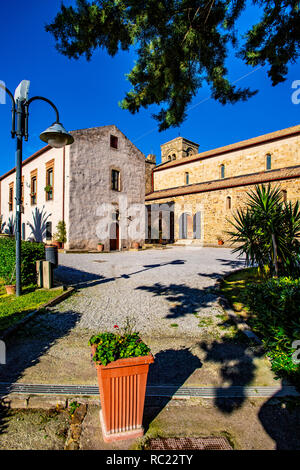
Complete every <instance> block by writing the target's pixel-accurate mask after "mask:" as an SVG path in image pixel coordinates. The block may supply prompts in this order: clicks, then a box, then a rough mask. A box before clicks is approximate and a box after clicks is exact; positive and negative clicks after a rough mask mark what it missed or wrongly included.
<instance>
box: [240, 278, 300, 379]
mask: <svg viewBox="0 0 300 470" xmlns="http://www.w3.org/2000/svg"><path fill="white" fill-rule="evenodd" d="M246 289H247V292H246V295H247V301H248V302H247V304H248V306H249V308H250V310H251V315H250V316H249V318H248V323H249V324H250V326H251V327H252V328H253V330H254V331H255V332H256V333H258V334H259V335H260V336H261V338H262V340H263V343H264V346H265V348H266V351H267V353H268V355H269V357H270V359H271V362H272V370H273V371H274V372H276V373H277V374H278V376H281V377H287V378H289V379H291V380H292V381H293V382H294V383H296V384H297V385H298V386H300V364H298V363H295V362H294V361H293V360H292V356H293V353H294V352H295V349H294V348H293V347H292V344H293V342H294V341H299V340H300V279H291V278H288V277H282V278H278V279H277V278H273V279H269V280H267V281H265V282H262V283H260V284H250V285H249V286H247V288H246Z"/></svg>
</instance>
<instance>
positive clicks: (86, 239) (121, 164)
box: [0, 125, 145, 251]
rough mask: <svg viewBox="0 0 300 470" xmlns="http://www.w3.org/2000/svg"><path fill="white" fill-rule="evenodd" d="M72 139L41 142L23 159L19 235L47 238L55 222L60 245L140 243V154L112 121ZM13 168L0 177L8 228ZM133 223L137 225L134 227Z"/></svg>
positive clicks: (142, 189)
mask: <svg viewBox="0 0 300 470" xmlns="http://www.w3.org/2000/svg"><path fill="white" fill-rule="evenodd" d="M71 134H72V135H73V137H74V143H73V144H72V145H70V146H67V147H65V148H63V149H54V148H51V147H49V146H46V147H44V148H42V149H41V150H39V151H38V152H36V153H35V154H34V155H32V156H30V157H29V158H27V159H26V160H25V161H24V162H23V168H22V200H23V204H22V205H23V214H22V238H23V239H24V240H28V239H35V240H37V241H44V242H46V241H51V240H53V237H55V232H56V227H57V224H58V222H59V221H64V222H65V225H66V230H67V242H66V243H65V248H66V249H70V250H95V249H97V244H98V243H100V242H102V243H103V244H104V249H105V250H107V251H109V250H122V249H127V248H130V247H131V244H132V242H134V241H137V242H138V243H143V242H144V237H143V231H142V230H140V228H141V227H143V224H144V222H145V219H144V212H143V211H144V204H145V156H144V155H143V154H142V153H141V152H140V151H139V150H138V149H137V148H136V147H135V146H134V145H133V144H132V143H131V142H130V141H129V140H128V139H127V138H126V137H125V135H124V134H123V133H122V132H121V131H120V130H119V129H118V128H117V127H116V126H114V125H111V126H103V127H95V128H90V129H81V130H76V131H73V132H71ZM15 178H16V173H15V169H12V170H11V171H9V172H8V173H6V174H5V175H3V176H2V177H0V214H1V216H2V223H5V225H4V228H3V231H4V232H6V233H12V232H13V230H14V229H13V225H14V217H15V184H16V183H15ZM137 228H138V230H137Z"/></svg>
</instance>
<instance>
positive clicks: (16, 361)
mask: <svg viewBox="0 0 300 470" xmlns="http://www.w3.org/2000/svg"><path fill="white" fill-rule="evenodd" d="M79 319H80V314H78V313H77V312H73V311H72V310H70V311H68V312H65V313H63V314H60V313H57V312H53V313H52V312H47V311H45V312H41V313H39V314H37V315H35V316H34V317H33V318H32V319H31V320H30V321H28V323H26V324H25V325H23V326H22V327H21V328H20V329H19V330H17V331H15V332H14V334H13V335H12V336H11V337H8V338H6V339H4V341H5V344H6V364H1V365H0V382H1V383H2V385H1V394H0V398H4V397H7V395H9V393H10V390H11V384H12V383H14V382H17V381H19V380H20V379H22V377H23V374H24V372H25V371H26V369H28V368H31V367H33V366H34V365H36V364H38V363H39V362H40V358H41V357H42V356H43V355H45V354H46V353H47V352H48V350H49V349H50V348H51V347H52V346H53V345H54V344H55V343H56V341H58V340H59V339H60V338H62V337H64V336H67V335H68V334H69V333H70V331H71V330H72V329H73V328H74V327H75V326H76V323H77V321H78V320H79ZM6 400H7V401H8V403H9V396H8V397H7V398H6ZM8 414H9V408H6V407H1V405H0V433H3V432H5V429H6V421H7V419H8Z"/></svg>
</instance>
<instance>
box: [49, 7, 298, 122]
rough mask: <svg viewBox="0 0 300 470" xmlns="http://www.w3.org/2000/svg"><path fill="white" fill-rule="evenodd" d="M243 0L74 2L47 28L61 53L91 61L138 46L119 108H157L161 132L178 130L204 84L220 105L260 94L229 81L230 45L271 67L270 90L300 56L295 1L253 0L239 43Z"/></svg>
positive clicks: (245, 57) (252, 61)
mask: <svg viewBox="0 0 300 470" xmlns="http://www.w3.org/2000/svg"><path fill="white" fill-rule="evenodd" d="M246 3H247V2H246V0H147V1H142V0H128V1H123V0H113V1H109V0H93V1H88V0H77V1H76V7H72V6H70V7H65V6H64V5H62V6H61V10H60V11H59V12H58V14H57V15H56V17H55V19H54V20H53V23H52V24H49V25H47V26H46V30H47V31H49V32H51V33H52V34H53V35H54V37H55V39H56V43H57V44H56V47H57V49H58V51H60V52H61V53H62V54H65V55H66V56H67V57H69V58H79V57H80V56H82V55H85V56H86V57H87V59H90V58H91V56H92V53H93V51H94V50H95V49H97V48H99V47H100V48H101V47H102V48H104V49H106V50H107V52H108V54H110V55H111V56H114V55H115V54H116V53H117V52H118V51H119V50H120V49H121V50H125V51H126V50H128V49H129V48H130V47H135V48H136V52H137V61H136V63H135V65H134V67H133V68H132V70H131V71H130V73H129V74H128V79H129V81H130V83H131V85H132V89H131V91H129V92H128V93H127V94H126V96H125V98H124V99H123V101H122V103H121V106H122V108H124V109H128V110H129V111H130V112H131V113H136V112H137V111H139V109H140V108H141V107H144V108H147V107H148V106H149V105H153V104H156V105H160V106H161V109H160V112H159V113H158V114H156V115H154V117H155V118H156V119H157V120H158V122H159V129H160V130H164V129H167V128H169V127H171V126H178V125H179V124H180V123H181V122H182V121H183V120H184V119H185V117H186V110H187V105H188V104H189V103H190V102H191V100H192V98H193V96H194V95H195V94H196V93H197V91H198V90H199V88H201V86H202V84H203V82H204V81H206V82H207V83H208V84H209V86H210V88H211V94H212V98H214V99H215V100H217V101H219V102H220V103H222V104H226V103H235V102H237V101H240V100H247V99H248V98H249V97H251V96H252V95H253V94H254V93H255V91H251V90H249V89H248V88H245V89H241V88H237V87H236V86H235V85H234V84H232V83H230V81H229V80H228V78H227V69H226V66H225V61H226V58H227V55H228V50H229V47H230V46H233V48H235V50H236V52H237V54H238V55H239V56H240V57H241V58H242V60H244V61H245V62H246V64H248V65H252V66H257V65H265V64H268V67H269V68H268V75H269V77H270V79H271V82H272V84H273V85H276V84H278V83H279V82H282V81H284V80H285V77H286V74H287V66H288V64H289V63H290V62H295V61H296V60H297V58H298V57H299V52H300V47H299V45H300V14H299V1H298V0H297V1H296V0H282V1H279V0H252V3H254V4H258V5H259V6H261V11H262V16H261V18H260V20H259V21H258V22H257V23H256V24H254V25H249V31H248V33H247V34H246V36H245V38H244V42H243V43H242V44H241V45H238V34H237V31H236V21H237V19H238V18H239V16H240V14H241V13H242V12H243V11H244V10H245V8H246Z"/></svg>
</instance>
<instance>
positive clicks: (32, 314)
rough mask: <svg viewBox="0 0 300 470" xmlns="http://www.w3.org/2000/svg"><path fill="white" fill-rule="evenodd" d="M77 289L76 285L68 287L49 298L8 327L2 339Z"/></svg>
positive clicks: (0, 337)
mask: <svg viewBox="0 0 300 470" xmlns="http://www.w3.org/2000/svg"><path fill="white" fill-rule="evenodd" d="M56 289H57V287H56ZM74 291H75V288H74V287H68V288H67V290H66V291H65V292H63V293H62V294H60V295H58V296H57V297H55V298H54V299H51V300H49V302H47V303H45V304H43V305H41V306H40V307H39V308H37V309H36V310H34V311H33V312H30V313H28V315H26V316H25V317H24V318H22V320H20V321H18V322H17V323H15V324H14V325H13V326H11V327H9V328H7V329H6V330H4V332H3V333H2V335H1V336H0V340H4V339H6V338H7V337H8V336H10V335H11V334H12V333H15V331H16V330H18V329H19V328H20V327H21V326H23V325H24V324H25V323H27V322H28V321H29V320H30V319H31V318H32V317H33V316H34V315H36V314H37V313H39V312H40V311H41V310H43V309H45V308H48V307H53V306H54V305H56V304H58V303H59V302H62V301H63V300H65V299H66V298H67V297H69V296H70V295H71V294H72V293H73V292H74Z"/></svg>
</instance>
